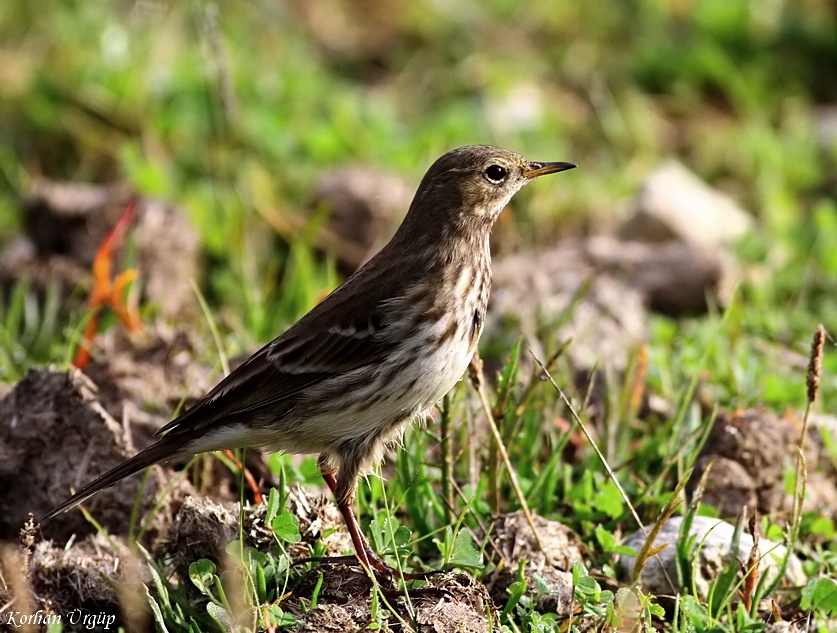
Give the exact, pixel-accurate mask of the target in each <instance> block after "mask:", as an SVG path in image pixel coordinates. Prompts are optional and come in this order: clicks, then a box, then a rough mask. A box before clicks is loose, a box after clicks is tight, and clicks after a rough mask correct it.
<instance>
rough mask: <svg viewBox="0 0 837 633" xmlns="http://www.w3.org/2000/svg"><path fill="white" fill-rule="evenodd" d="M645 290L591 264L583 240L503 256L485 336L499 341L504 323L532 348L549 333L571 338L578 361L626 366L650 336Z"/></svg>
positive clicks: (579, 364)
mask: <svg viewBox="0 0 837 633" xmlns="http://www.w3.org/2000/svg"><path fill="white" fill-rule="evenodd" d="M646 320H647V314H646V311H645V307H644V305H643V297H642V295H641V294H640V293H639V292H638V291H637V290H635V289H633V288H630V287H629V286H627V285H625V284H624V283H623V282H620V281H618V280H617V279H615V278H613V277H611V276H609V275H599V274H597V273H596V271H595V269H594V268H593V267H592V266H589V265H588V264H586V259H585V257H584V249H583V245H580V244H578V243H575V242H567V243H565V244H561V245H559V246H558V247H556V248H554V249H552V250H549V251H546V252H543V253H538V254H534V255H532V254H529V253H521V254H519V255H515V256H512V257H507V258H504V259H503V260H501V261H498V262H497V263H496V264H495V266H494V282H493V291H492V295H491V302H490V304H489V308H488V316H487V319H486V329H485V336H484V339H485V340H487V341H492V340H494V341H496V340H497V339H498V338H499V337H500V336H502V335H503V331H504V328H505V329H509V324H510V323H511V324H513V326H512V327H511V330H512V332H513V336H514V338H517V337H518V336H520V334H521V333H523V335H524V336H526V337H527V338H528V339H529V340H530V344H531V345H533V349H535V350H536V352H539V350H538V341H539V340H543V338H544V336H547V335H548V336H549V337H550V338H552V339H554V340H558V341H562V340H566V339H569V338H572V344H571V345H570V346H569V348H568V349H567V354H568V355H569V357H570V359H571V360H572V362H573V364H574V365H575V366H576V367H583V368H588V367H592V366H594V365H600V364H601V362H602V361H603V360H607V362H608V363H609V366H610V367H611V368H613V369H616V370H620V369H624V368H625V367H626V365H627V363H628V358H629V356H630V353H631V352H632V351H633V350H634V349H635V348H636V347H637V346H638V345H639V344H640V343H641V342H642V341H644V340H645V338H646V330H645V327H646Z"/></svg>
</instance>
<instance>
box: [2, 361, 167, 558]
mask: <svg viewBox="0 0 837 633" xmlns="http://www.w3.org/2000/svg"><path fill="white" fill-rule="evenodd" d="M130 454H131V453H130V451H129V450H128V442H127V440H126V433H125V430H124V429H123V427H122V426H121V425H120V424H119V423H117V422H116V420H114V419H113V418H112V417H111V416H110V415H109V414H108V412H107V411H106V410H105V409H104V407H103V406H102V405H101V403H100V402H99V400H98V398H97V394H96V388H95V385H93V384H92V383H91V382H90V381H89V380H88V379H87V378H86V377H85V376H84V375H83V374H81V373H80V372H74V373H68V372H52V371H35V370H31V371H29V372H27V374H26V376H25V377H24V378H23V380H21V381H20V382H19V383H17V385H15V387H14V389H13V390H12V391H11V392H10V393H9V394H8V395H7V396H6V397H5V398H4V399H3V400H2V401H0V538H5V539H14V538H15V537H16V536H17V534H18V531H19V530H20V528H21V526H22V525H23V524H24V522H25V521H26V519H27V516H28V515H29V513H30V512H31V513H32V514H33V515H34V516H35V518H36V519H39V518H40V517H42V516H44V515H45V514H47V512H49V511H50V510H52V509H53V508H54V507H55V506H57V505H58V504H59V503H60V502H62V501H64V500H65V499H66V498H67V497H68V496H69V495H70V492H71V489H73V488H75V489H76V490H77V489H79V488H80V487H81V486H82V485H84V484H86V483H87V482H88V481H90V480H91V479H93V478H94V477H95V476H96V475H99V474H101V473H103V472H104V471H105V470H108V469H110V468H112V467H114V466H116V465H117V464H119V463H120V462H122V461H124V460H125V459H126V458H127V457H129V456H130ZM33 465H34V466H33ZM167 483H168V480H167V477H166V476H165V474H164V473H163V471H162V469H160V468H159V467H153V468H152V471H151V474H150V476H149V477H148V478H147V481H146V482H145V484H143V478H142V477H140V476H137V477H129V478H128V479H126V480H124V481H122V482H120V483H118V484H116V485H115V486H113V487H111V488H107V489H105V490H103V491H102V492H100V493H99V494H97V495H96V496H94V497H92V498H91V499H89V500H88V501H86V502H85V507H86V508H87V510H88V511H89V512H90V514H91V515H93V517H94V518H95V519H96V520H97V521H98V522H99V523H100V524H101V525H102V526H103V527H104V528H105V529H107V530H108V531H109V532H110V533H112V534H127V533H128V530H129V524H130V521H131V514H132V511H133V507H134V501H135V500H136V497H137V494H138V493H139V492H140V488H141V487H142V486H143V485H144V486H145V487H144V489H143V492H142V501H141V504H140V516H142V515H143V514H144V513H145V512H146V511H147V510H149V509H150V508H151V507H152V506H153V505H154V504H155V503H156V502H157V501H158V498H159V496H161V493H162V491H163V489H164V488H165V486H166V484H167ZM167 499H169V500H170V497H167ZM170 510H171V509H170V507H169V503H168V502H167V503H166V504H164V507H163V508H162V509H161V512H160V514H159V515H158V516H159V517H160V518H162V517H163V516H164V515H166V514H167V513H168V512H170ZM41 529H42V531H43V534H44V535H45V536H46V537H47V538H52V539H55V540H58V541H66V540H67V539H69V538H70V537H71V536H72V535H74V534H75V535H78V536H83V535H86V534H90V533H92V532H95V530H96V528H95V527H94V526H92V525H91V524H90V522H88V521H87V519H85V518H84V516H83V515H82V513H81V512H79V511H78V510H70V511H68V512H66V513H63V514H60V515H58V516H56V517H53V518H52V519H50V520H49V521H47V522H45V523H44V524H43V525H42V526H41Z"/></svg>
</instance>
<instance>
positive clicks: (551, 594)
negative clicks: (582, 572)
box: [489, 512, 584, 616]
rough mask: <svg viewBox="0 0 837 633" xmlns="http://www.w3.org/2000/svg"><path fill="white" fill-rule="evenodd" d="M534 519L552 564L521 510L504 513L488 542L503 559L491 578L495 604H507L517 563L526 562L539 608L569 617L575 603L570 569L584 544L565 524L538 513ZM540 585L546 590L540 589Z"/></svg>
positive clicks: (493, 528) (490, 532)
mask: <svg viewBox="0 0 837 633" xmlns="http://www.w3.org/2000/svg"><path fill="white" fill-rule="evenodd" d="M532 519H533V521H534V523H535V527H536V528H537V529H538V536H539V537H540V539H541V543H542V544H543V546H544V549H545V550H546V551H547V552H548V553H549V558H550V561H551V563H552V564H551V565H550V564H548V563H547V560H546V555H545V554H544V552H543V551H542V550H541V549H540V547H539V546H538V543H537V541H536V540H535V537H534V535H533V534H532V528H531V527H530V526H529V523H528V521H527V520H526V517H525V515H524V514H523V513H522V512H514V513H512V514H507V515H505V516H502V517H500V518H499V519H497V521H495V522H494V525H493V526H492V528H491V530H490V531H489V541H490V543H492V544H493V546H494V547H495V548H496V549H497V553H498V554H499V555H500V556H502V560H503V564H502V565H501V566H500V567H499V568H498V570H497V571H495V573H494V574H493V576H492V578H491V582H490V583H489V592H490V594H491V597H492V598H493V599H494V602H495V604H498V605H502V604H505V603H506V602H507V601H508V599H509V594H508V588H509V587H510V586H511V584H512V583H513V582H515V580H517V570H518V564H519V562H520V561H526V564H525V567H524V569H523V575H524V576H525V577H526V579H527V580H528V581H529V586H530V591H531V592H532V593H533V594H537V596H538V597H537V601H538V610H539V611H547V612H551V613H557V614H559V615H564V616H569V615H570V614H572V613H573V609H574V607H575V606H576V605H575V598H574V596H575V593H574V590H573V577H572V572H571V571H570V569H571V568H572V564H573V561H576V560H581V559H582V555H583V548H584V545H583V544H582V543H581V541H580V540H579V538H578V536H577V535H576V534H575V533H574V532H573V531H572V530H570V529H569V528H568V527H566V526H565V525H563V524H561V523H558V522H557V521H550V520H548V519H544V518H543V517H540V516H537V515H535V516H533V517H532ZM536 581H537V582H536ZM538 587H541V588H545V589H546V591H542V592H539V591H538Z"/></svg>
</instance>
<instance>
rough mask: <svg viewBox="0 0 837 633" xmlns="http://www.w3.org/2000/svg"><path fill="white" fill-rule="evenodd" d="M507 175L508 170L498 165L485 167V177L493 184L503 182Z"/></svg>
mask: <svg viewBox="0 0 837 633" xmlns="http://www.w3.org/2000/svg"><path fill="white" fill-rule="evenodd" d="M508 175H509V172H507V171H506V169H505V167H500V165H489V166H488V167H486V168H485V177H486V178H488V179H489V180H490V181H491V182H493V183H495V184H497V183H500V182H503V181H504V180H505V179H506V176H508Z"/></svg>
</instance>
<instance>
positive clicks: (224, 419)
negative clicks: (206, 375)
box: [45, 145, 575, 570]
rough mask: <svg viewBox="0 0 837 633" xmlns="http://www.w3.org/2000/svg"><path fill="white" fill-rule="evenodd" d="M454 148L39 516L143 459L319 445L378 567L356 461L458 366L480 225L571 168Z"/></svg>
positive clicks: (349, 519)
mask: <svg viewBox="0 0 837 633" xmlns="http://www.w3.org/2000/svg"><path fill="white" fill-rule="evenodd" d="M574 167H575V165H574V164H572V163H536V162H532V161H529V160H527V159H525V158H523V157H522V156H519V155H517V154H515V153H513V152H509V151H507V150H504V149H500V148H498V147H490V146H487V145H472V146H468V147H460V148H459V149H455V150H453V151H451V152H448V153H447V154H445V155H444V156H442V157H441V158H439V159H438V160H437V161H436V162H435V163H434V164H433V165H432V166H431V167H430V169H429V170H428V172H427V174H425V176H424V178H423V179H422V181H421V184H420V185H419V188H418V191H417V192H416V195H415V197H414V198H413V202H412V204H411V205H410V209H409V211H408V212H407V216H406V217H405V218H404V222H403V223H402V224H401V226H400V227H399V228H398V231H396V233H395V235H394V236H393V238H392V240H390V242H389V243H388V244H387V245H386V246H384V247H383V248H382V249H381V251H380V252H379V253H378V254H377V255H375V257H373V258H372V259H371V260H369V262H368V263H367V264H366V265H364V266H363V267H362V268H360V269H359V270H358V271H357V272H355V273H354V274H353V275H352V276H351V277H349V278H348V279H347V280H346V281H345V283H343V285H341V286H340V287H338V288H337V289H336V290H334V291H333V292H332V293H331V294H329V295H328V296H327V297H326V298H325V299H324V300H323V301H322V303H320V304H319V305H317V306H316V307H315V308H314V309H313V310H311V311H310V312H309V313H308V314H306V315H305V316H304V317H302V318H301V319H300V320H299V321H297V322H296V323H295V324H294V325H293V326H291V327H290V328H289V329H288V330H287V331H286V332H285V333H284V334H282V335H281V336H279V337H278V338H277V339H275V340H274V341H273V342H271V343H269V344H268V345H266V346H265V347H263V348H262V349H260V350H259V351H258V352H256V353H255V354H253V356H251V357H250V359H249V360H247V361H246V362H245V363H244V364H243V365H241V366H240V367H238V368H237V369H236V370H235V371H233V372H232V373H231V374H230V375H229V376H227V377H226V378H224V379H223V380H222V381H221V382H220V383H219V384H218V385H217V386H216V387H215V388H214V389H212V390H211V391H210V392H209V393H208V394H206V396H204V397H203V399H201V400H200V401H199V402H198V403H197V404H195V405H194V406H193V407H191V408H190V409H189V410H188V411H186V412H185V413H183V414H182V415H180V416H179V417H178V418H176V419H174V420H172V421H171V422H169V423H168V424H167V425H166V426H165V427H163V428H162V429H160V431H158V435H160V436H161V437H160V439H159V441H157V443H156V444H153V445H151V446H149V447H148V448H146V449H145V450H143V451H140V452H139V453H137V454H136V455H134V456H133V457H132V458H130V459H128V460H127V461H125V462H123V463H122V464H120V465H119V466H117V467H116V468H114V469H113V470H111V471H109V472H107V473H105V474H104V475H102V476H101V477H99V478H98V479H96V480H95V481H93V482H91V483H89V484H87V485H86V486H85V487H84V488H82V489H81V490H79V491H78V492H77V493H76V494H74V495H73V496H72V497H70V498H69V499H68V500H67V501H65V502H64V503H63V504H61V505H60V506H59V507H57V508H56V509H55V510H53V511H52V512H50V513H49V515H47V517H45V518H46V519H48V518H50V517H52V516H54V515H56V514H58V513H60V512H63V511H65V510H67V509H69V508H72V507H73V506H75V505H77V504H79V503H81V502H83V501H84V500H85V499H88V498H89V497H91V496H92V495H94V494H96V493H97V492H98V491H100V490H102V489H103V488H107V487H108V486H112V485H113V484H115V483H116V482H118V481H119V480H121V479H123V478H124V477H127V476H129V475H132V474H134V473H136V472H138V471H140V470H143V469H144V468H147V467H148V466H151V465H152V464H156V463H158V462H161V461H165V460H168V459H171V458H173V457H180V456H189V455H194V454H196V453H202V452H204V451H214V450H222V449H228V448H236V447H243V446H260V447H264V448H266V449H268V450H273V451H278V450H281V451H285V452H286V453H317V454H319V456H320V458H319V466H320V470H321V472H322V475H323V478H324V479H325V481H326V483H327V484H328V487H329V488H330V489H331V491H332V492H333V493H334V496H335V498H336V500H337V505H338V507H339V509H340V512H341V514H342V515H343V518H344V519H345V521H346V526H347V527H348V530H349V533H350V535H351V537H352V543H353V544H354V546H355V551H356V553H357V557H358V559H359V560H360V562H361V563H363V564H364V565H365V566H366V567H367V568H374V569H379V570H386V569H388V567H387V565H386V564H385V563H384V562H383V560H381V559H380V558H379V557H378V556H377V554H375V552H374V551H373V550H372V548H371V547H370V546H369V544H368V542H367V541H366V539H365V538H364V536H363V534H362V532H361V529H360V526H359V525H358V522H357V519H356V518H355V514H354V511H353V505H354V497H355V489H356V486H357V480H358V476H359V475H360V473H362V472H364V471H366V470H368V469H369V468H370V467H371V466H372V465H373V464H375V463H376V462H379V461H380V460H381V458H382V455H383V452H384V449H385V448H386V447H387V446H388V445H389V444H391V443H393V442H394V441H395V440H397V439H398V437H399V436H400V435H401V433H402V431H403V428H404V426H405V425H406V424H407V423H408V422H410V421H411V420H413V419H414V418H417V417H419V416H421V415H422V414H423V413H424V412H426V411H427V410H428V409H430V408H431V407H432V406H433V405H434V404H435V403H436V402H438V401H439V400H440V399H441V398H442V397H443V396H444V395H445V394H446V393H447V392H448V391H449V390H450V389H451V388H452V387H453V386H454V385H455V384H456V382H457V381H458V380H459V379H460V378H461V377H462V374H463V373H464V372H465V370H466V369H467V367H468V363H469V362H470V360H471V356H472V355H473V353H474V349H475V348H476V345H477V341H478V340H479V337H480V334H481V333H482V327H483V323H484V320H485V309H486V304H487V303H488V295H489V290H490V287H491V254H490V252H489V248H488V238H489V234H490V232H491V228H492V226H493V225H494V222H495V221H496V220H497V217H498V216H499V215H500V212H501V211H502V210H503V208H504V207H505V206H506V204H507V203H508V202H509V200H510V199H511V197H512V196H513V195H514V194H515V193H517V191H518V190H520V188H521V187H523V185H525V184H526V183H528V182H529V181H530V180H532V179H533V178H536V177H538V176H543V175H544V174H551V173H554V172H559V171H564V170H567V169H572V168H574Z"/></svg>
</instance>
